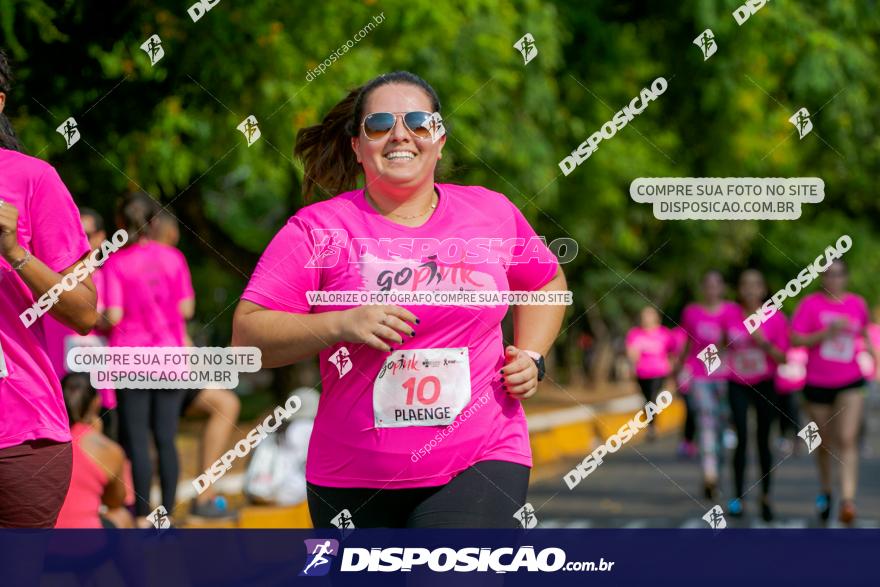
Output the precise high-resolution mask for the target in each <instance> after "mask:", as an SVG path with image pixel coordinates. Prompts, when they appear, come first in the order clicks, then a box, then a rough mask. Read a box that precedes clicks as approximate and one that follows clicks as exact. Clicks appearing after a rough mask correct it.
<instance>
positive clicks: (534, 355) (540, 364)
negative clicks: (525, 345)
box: [523, 351, 547, 381]
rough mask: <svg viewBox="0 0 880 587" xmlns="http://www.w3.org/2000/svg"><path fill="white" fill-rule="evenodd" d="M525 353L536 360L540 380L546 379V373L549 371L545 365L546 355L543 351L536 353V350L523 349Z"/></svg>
mask: <svg viewBox="0 0 880 587" xmlns="http://www.w3.org/2000/svg"><path fill="white" fill-rule="evenodd" d="M523 352H524V353H525V354H527V355H528V356H530V357H531V358H532V360H533V361H534V362H535V366H536V367H537V368H538V381H543V380H544V374H545V373H546V372H547V371H546V369H545V367H544V356H543V355H542V354H541V353H536V352H535V351H523Z"/></svg>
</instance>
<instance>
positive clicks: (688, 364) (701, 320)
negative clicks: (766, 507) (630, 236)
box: [681, 271, 739, 500]
mask: <svg viewBox="0 0 880 587" xmlns="http://www.w3.org/2000/svg"><path fill="white" fill-rule="evenodd" d="M700 285H701V293H702V298H703V299H702V302H699V303H697V302H695V303H692V304H688V305H687V306H686V307H685V309H684V311H682V314H681V327H682V328H684V330H685V332H687V334H688V340H687V344H686V345H685V348H684V350H683V352H682V356H681V362H682V363H683V364H684V367H685V368H687V369H689V371H690V374H691V376H692V379H691V381H690V391H689V392H690V394H691V395H692V401H693V404H694V407H695V411H696V413H697V437H698V440H699V449H700V465H701V467H702V470H703V494H704V495H705V497H706V499H709V500H714V499H715V497H716V492H717V487H718V476H719V465H720V462H721V458H722V454H723V452H722V446H721V434H722V431H723V429H724V424H725V420H726V418H725V412H726V410H725V409H724V408H725V398H726V393H727V358H726V356H725V355H724V352H723V351H724V347H725V341H726V337H725V332H724V325H725V324H728V323H729V321H730V316H731V315H734V314H736V313H738V312H739V308H738V307H737V306H736V304H734V303H732V302H728V301H727V300H725V299H724V290H725V284H724V278H723V277H722V276H721V274H720V273H719V272H718V271H709V272H707V273H706V274H705V275H704V276H703V280H702V282H701V284H700ZM709 345H714V346H715V353H712V352H710V351H711V349H710V347H709ZM704 351H705V352H706V353H708V354H703V353H704ZM701 356H702V357H703V358H700V357H701Z"/></svg>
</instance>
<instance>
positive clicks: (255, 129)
mask: <svg viewBox="0 0 880 587" xmlns="http://www.w3.org/2000/svg"><path fill="white" fill-rule="evenodd" d="M235 128H237V129H238V130H240V131H241V134H243V135H244V138H246V139H247V144H248V147H250V146H251V145H253V144H254V143H255V142H257V139H259V138H260V136H262V135H261V133H260V127H259V126H257V117H256V116H254V115H253V114H251V115H250V116H248V117H247V118H245V119H244V120H242V121H241V124H239V125H238V126H237V127H235Z"/></svg>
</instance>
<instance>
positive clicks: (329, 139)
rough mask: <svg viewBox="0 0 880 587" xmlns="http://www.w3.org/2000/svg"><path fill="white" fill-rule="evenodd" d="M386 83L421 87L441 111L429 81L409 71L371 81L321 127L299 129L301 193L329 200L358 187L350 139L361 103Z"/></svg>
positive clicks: (354, 133)
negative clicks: (301, 175) (303, 175)
mask: <svg viewBox="0 0 880 587" xmlns="http://www.w3.org/2000/svg"><path fill="white" fill-rule="evenodd" d="M387 84H409V85H413V86H416V87H418V88H421V89H422V90H424V92H425V93H426V94H427V95H428V97H429V98H430V99H431V105H432V109H433V111H434V112H440V99H439V98H438V97H437V92H435V91H434V88H432V87H431V85H430V84H428V82H426V81H425V80H423V79H422V78H420V77H419V76H417V75H415V74H412V73H410V72H408V71H395V72H393V73H386V74H382V75H380V76H378V77H375V78H373V79H372V80H370V81H369V82H367V83H366V84H364V85H363V86H360V87H359V88H355V89H353V90H351V91H350V92H349V93H348V95H347V96H346V97H345V98H344V99H343V100H342V101H341V102H339V103H338V104H337V105H336V106H334V107H333V108H331V109H330V112H328V113H327V115H326V116H324V119H323V120H322V121H321V123H320V124H316V125H314V126H310V127H307V128H304V129H302V130H300V131H299V132H298V133H297V135H296V146H295V147H294V149H293V155H294V156H295V157H297V158H298V159H299V160H300V161H302V162H303V167H304V170H305V178H304V179H303V187H302V193H303V195H304V196H305V197H306V199H308V198H310V197H313V196H326V197H332V196H335V195H337V194H339V193H342V192H345V191H348V190H352V189H354V188H355V187H356V186H357V180H358V177H359V176H360V174H361V166H360V164H359V163H358V162H357V157H356V156H355V154H354V151H353V150H352V148H351V138H352V137H356V136H358V134H359V133H360V123H361V119H362V118H363V111H364V104H366V102H367V98H369V97H370V94H371V93H372V92H373V90H375V89H376V88H379V87H381V86H384V85H387Z"/></svg>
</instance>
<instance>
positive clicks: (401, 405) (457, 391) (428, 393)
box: [373, 347, 471, 428]
mask: <svg viewBox="0 0 880 587" xmlns="http://www.w3.org/2000/svg"><path fill="white" fill-rule="evenodd" d="M470 400H471V368H470V360H469V358H468V349H467V347H463V348H456V349H408V350H399V351H394V352H393V353H391V355H390V356H389V357H388V358H387V359H385V362H384V363H383V364H382V368H381V369H380V370H379V375H378V376H377V377H376V380H375V381H374V382H373V416H374V420H375V426H376V428H403V427H405V426H448V425H449V424H451V423H452V422H453V420H455V418H456V416H458V414H459V413H460V412H461V411H462V410H463V409H464V407H465V406H466V405H467V404H468V402H470Z"/></svg>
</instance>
